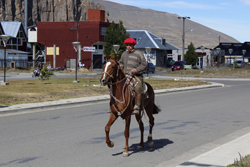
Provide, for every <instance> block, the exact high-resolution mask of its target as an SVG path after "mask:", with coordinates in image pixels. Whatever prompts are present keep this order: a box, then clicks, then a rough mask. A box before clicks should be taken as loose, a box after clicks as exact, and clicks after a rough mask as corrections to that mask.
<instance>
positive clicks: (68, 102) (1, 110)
mask: <svg viewBox="0 0 250 167" xmlns="http://www.w3.org/2000/svg"><path fill="white" fill-rule="evenodd" d="M217 87H224V84H220V83H211V85H198V86H192V87H183V88H173V89H160V90H155V94H156V95H159V94H166V93H173V92H183V91H190V90H199V89H207V88H217ZM109 100H110V96H109V95H101V96H91V97H81V98H73V99H63V100H57V101H47V102H41V103H26V104H17V105H11V106H6V107H5V106H2V107H0V114H6V113H15V112H23V111H31V110H38V109H39V110H46V109H52V108H57V107H59V108H60V107H64V106H73V105H81V104H86V103H96V102H103V101H109Z"/></svg>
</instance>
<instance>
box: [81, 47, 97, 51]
mask: <svg viewBox="0 0 250 167" xmlns="http://www.w3.org/2000/svg"><path fill="white" fill-rule="evenodd" d="M83 51H84V52H95V47H88V46H84V47H83Z"/></svg>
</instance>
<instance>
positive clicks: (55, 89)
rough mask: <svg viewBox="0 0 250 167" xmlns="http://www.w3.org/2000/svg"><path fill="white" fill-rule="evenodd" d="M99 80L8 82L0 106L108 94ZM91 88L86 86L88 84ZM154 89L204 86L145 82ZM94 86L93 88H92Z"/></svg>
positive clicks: (185, 83) (171, 82)
mask: <svg viewBox="0 0 250 167" xmlns="http://www.w3.org/2000/svg"><path fill="white" fill-rule="evenodd" d="M90 79H91V80H90ZM99 79H100V78H78V80H79V81H80V83H73V80H72V79H68V78H67V79H50V80H47V81H44V83H43V84H41V81H40V80H18V81H8V82H9V83H10V85H7V86H1V87H0V92H1V93H0V106H7V105H13V104H22V103H36V102H44V101H54V100H59V99H69V98H77V97H86V96H96V95H103V94H108V93H109V92H108V88H107V87H104V86H96V85H99ZM89 81H91V82H90V84H91V85H92V86H86V85H88V84H89ZM145 81H146V82H148V83H150V84H151V85H152V86H153V88H154V89H167V88H177V87H186V86H194V85H202V84H206V82H203V81H174V80H162V79H149V80H145ZM93 85H95V86H93Z"/></svg>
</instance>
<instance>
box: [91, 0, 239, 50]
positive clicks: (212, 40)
mask: <svg viewBox="0 0 250 167" xmlns="http://www.w3.org/2000/svg"><path fill="white" fill-rule="evenodd" d="M92 1H94V2H98V3H100V4H101V5H103V6H104V7H105V9H106V10H107V11H108V12H109V20H110V21H115V22H116V23H118V21H119V20H122V21H123V23H124V27H125V28H126V29H127V30H148V31H149V32H151V33H153V34H155V35H156V36H158V37H163V38H165V39H166V41H167V42H169V43H171V44H173V45H175V46H176V47H179V48H181V47H182V31H183V22H182V20H181V19H178V16H179V15H177V14H172V13H167V12H161V11H156V10H151V9H143V8H138V7H134V6H128V5H122V4H118V3H114V2H110V1H105V0H92ZM192 29H194V31H190V30H192ZM185 30H186V31H187V32H186V33H185V47H187V45H189V44H190V42H193V44H194V46H195V47H199V46H201V45H203V46H205V47H207V48H214V47H215V46H217V45H218V44H219V35H220V42H236V43H237V42H239V41H237V40H236V39H234V38H232V37H230V36H228V35H226V34H224V33H221V32H218V31H216V30H213V29H211V28H209V27H206V26H204V25H201V24H199V23H196V22H194V21H192V18H191V20H188V19H187V20H186V22H185Z"/></svg>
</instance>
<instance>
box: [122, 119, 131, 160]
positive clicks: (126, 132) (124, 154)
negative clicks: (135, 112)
mask: <svg viewBox="0 0 250 167" xmlns="http://www.w3.org/2000/svg"><path fill="white" fill-rule="evenodd" d="M130 122H131V115H129V116H128V117H127V118H126V125H125V131H124V136H125V139H126V146H125V150H124V152H123V156H124V157H127V156H128V151H129V146H128V139H129V128H130Z"/></svg>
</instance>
